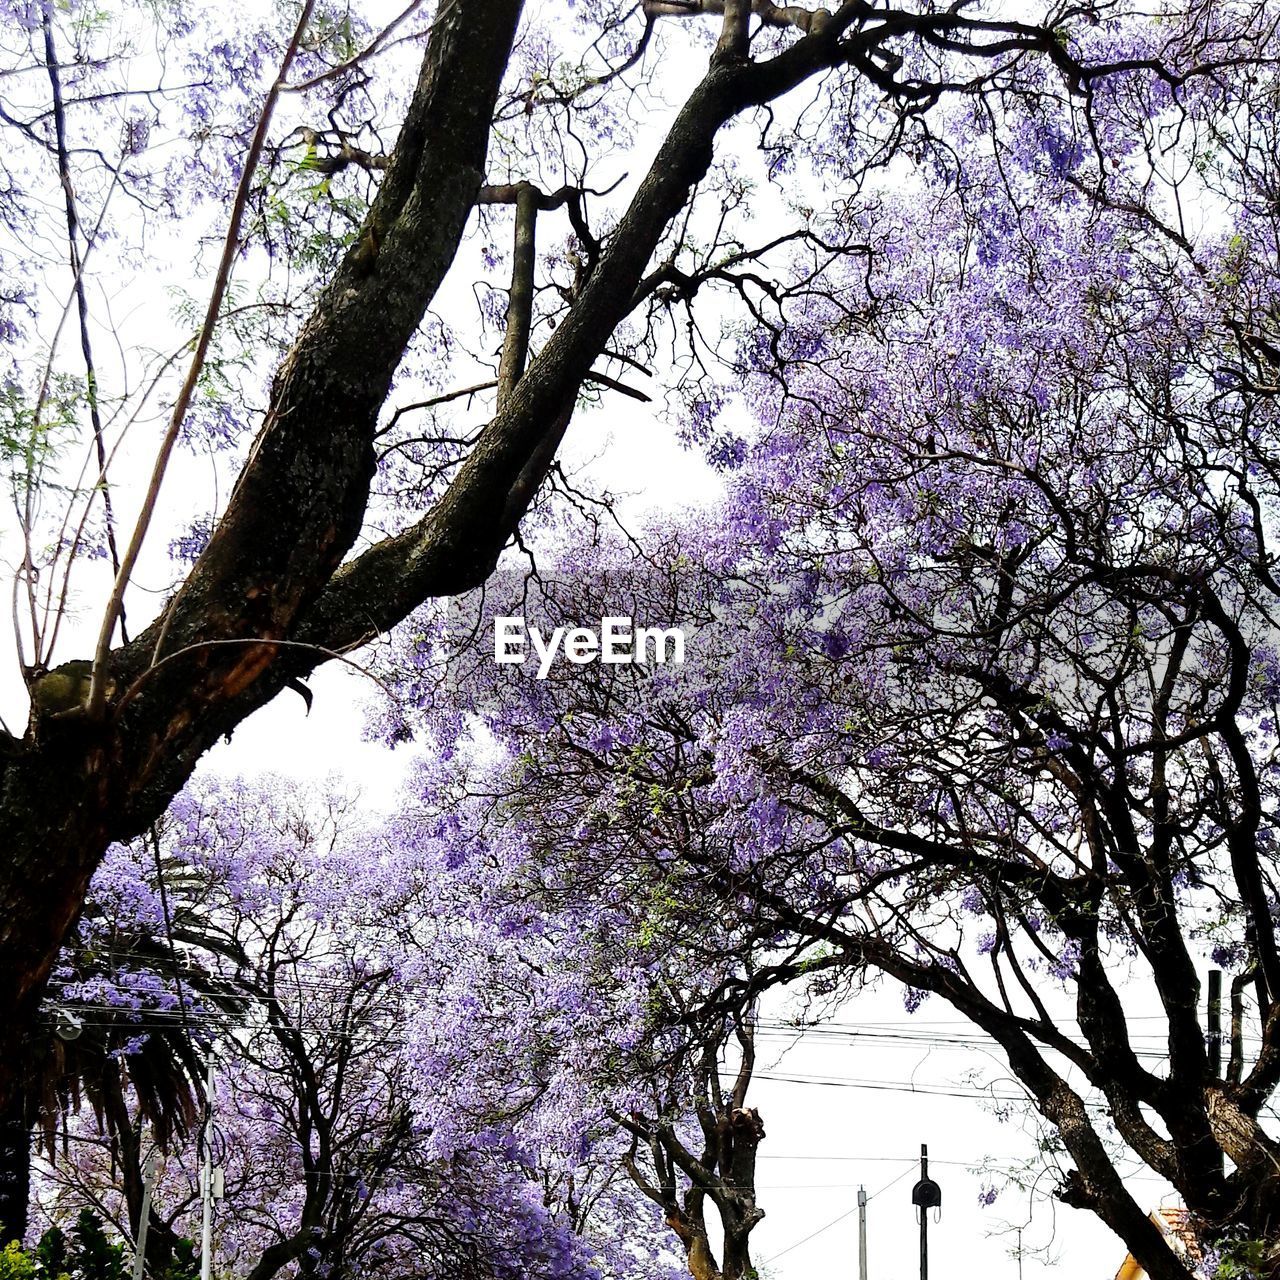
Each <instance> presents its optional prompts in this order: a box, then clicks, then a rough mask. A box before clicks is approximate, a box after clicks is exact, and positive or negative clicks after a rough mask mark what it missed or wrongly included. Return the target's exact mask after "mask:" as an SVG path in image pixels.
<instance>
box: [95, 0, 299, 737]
mask: <svg viewBox="0 0 1280 1280" xmlns="http://www.w3.org/2000/svg"><path fill="white" fill-rule="evenodd" d="M314 7H315V0H306V3H305V4H304V5H303V6H302V13H301V15H300V16H299V18H298V25H297V27H296V28H295V30H294V33H293V39H292V40H290V41H289V47H288V48H287V49H286V50H285V54H284V58H283V60H282V61H281V63H280V70H279V72H278V73H277V75H276V78H275V82H274V83H273V84H272V86H271V88H270V90H268V92H267V98H266V101H265V102H264V103H263V107H262V114H261V115H260V116H259V118H258V126H257V128H256V129H255V130H254V134H253V141H252V143H251V144H250V147H249V154H248V156H247V157H246V159H245V165H244V171H243V173H241V175H240V184H239V186H238V187H237V188H236V197H235V203H234V205H233V206H232V210H231V222H230V225H229V226H228V227H227V237H226V240H225V242H224V243H223V246H222V260H221V262H220V263H219V264H218V271H217V274H216V275H215V277H214V282H213V293H212V294H211V296H210V298H209V306H208V309H207V310H206V312H205V319H204V326H203V328H202V329H201V330H200V337H199V340H198V341H197V343H196V350H195V354H194V355H193V356H192V357H191V367H190V368H189V369H188V370H187V378H186V381H185V382H184V383H183V385H182V390H181V391H180V392H179V393H178V399H177V403H176V404H175V405H174V406H173V416H172V417H171V418H170V420H169V427H168V430H167V431H166V432H165V435H164V439H163V440H162V441H161V444H160V452H159V454H158V455H157V457H156V463H155V468H154V469H153V471H152V473H151V483H150V484H149V485H148V486H147V492H146V496H145V497H144V499H143V502H142V510H141V511H140V512H139V513H138V523H137V525H136V526H135V528H134V531H133V537H132V538H131V539H130V540H129V547H128V549H127V550H126V552H125V555H124V562H123V563H122V564H121V566H120V572H119V573H118V574H116V581H115V586H114V587H113V588H112V591H111V599H110V601H109V602H108V604H107V611H106V614H105V616H104V617H103V619H102V628H101V630H100V631H99V633H98V646H97V649H96V650H95V651H94V655H93V676H92V678H91V682H90V685H89V701H88V712H89V715H90V716H96V715H99V714H100V713H101V711H102V706H103V703H104V701H105V699H106V689H107V681H106V666H107V654H108V653H109V651H110V649H111V636H112V633H113V632H114V630H115V623H116V617H117V616H118V615H119V612H120V609H121V606H122V604H123V601H124V592H125V588H126V587H127V586H128V584H129V578H130V575H131V574H132V573H133V567H134V565H135V564H137V562H138V556H139V554H140V553H141V551H142V544H143V542H144V540H145V539H146V536H147V530H148V528H149V527H150V525H151V518H152V516H153V515H154V514H155V509H156V502H157V500H158V498H159V496H160V486H161V485H162V484H163V483H164V476H165V472H166V470H167V469H168V466H169V458H170V456H171V455H172V453H173V447H174V445H175V444H176V443H177V440H178V433H179V432H180V431H181V429H182V424H183V421H184V420H185V418H186V416H187V409H188V408H189V407H190V404H191V397H192V396H193V395H194V393H195V388H196V382H197V381H198V379H199V377H200V373H201V370H202V369H203V368H204V361H205V357H206V355H207V354H208V351H209V344H210V342H212V340H213V331H214V327H215V326H216V324H217V322H218V313H219V311H220V310H221V309H222V299H223V296H224V295H225V294H226V291H227V285H228V283H229V282H230V278H231V267H232V263H233V262H234V261H235V255H236V252H237V251H238V249H239V247H240V224H241V222H242V221H243V219H244V211H245V207H246V205H247V204H248V202H249V188H250V186H251V184H252V182H253V175H254V171H255V170H256V169H257V166H258V161H259V159H260V158H261V156H262V149H263V147H264V145H265V144H266V140H267V128H268V126H269V125H270V123H271V115H272V112H273V110H274V109H275V105H276V101H277V99H278V98H279V97H280V91H281V89H282V88H283V87H284V79H285V76H286V75H288V72H289V67H290V65H291V64H292V63H293V59H294V56H295V55H296V54H297V52H298V46H299V44H301V42H302V36H303V34H304V32H305V31H306V29H307V25H308V23H309V22H310V21H311V11H312V9H313V8H314ZM161 632H162V634H163V627H162V628H161Z"/></svg>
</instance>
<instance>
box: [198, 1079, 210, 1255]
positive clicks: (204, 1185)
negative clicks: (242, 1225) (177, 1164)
mask: <svg viewBox="0 0 1280 1280" xmlns="http://www.w3.org/2000/svg"><path fill="white" fill-rule="evenodd" d="M204 1115H205V1119H204V1159H203V1161H202V1162H201V1165H200V1207H201V1212H200V1280H212V1276H213V1062H212V1061H210V1063H209V1075H208V1080H207V1082H206V1084H205V1113H204Z"/></svg>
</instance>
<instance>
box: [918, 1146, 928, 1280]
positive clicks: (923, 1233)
mask: <svg viewBox="0 0 1280 1280" xmlns="http://www.w3.org/2000/svg"><path fill="white" fill-rule="evenodd" d="M928 1176H929V1147H928V1144H926V1143H923V1142H922V1143H921V1144H920V1181H921V1182H923V1181H924V1180H925V1179H926V1178H927V1177H928ZM920 1280H929V1210H928V1207H927V1206H925V1205H921V1206H920Z"/></svg>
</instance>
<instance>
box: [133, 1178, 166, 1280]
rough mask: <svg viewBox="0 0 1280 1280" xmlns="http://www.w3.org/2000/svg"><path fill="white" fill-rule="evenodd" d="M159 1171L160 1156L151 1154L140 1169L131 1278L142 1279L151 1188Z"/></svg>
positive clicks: (134, 1279) (149, 1215) (149, 1217)
mask: <svg viewBox="0 0 1280 1280" xmlns="http://www.w3.org/2000/svg"><path fill="white" fill-rule="evenodd" d="M159 1172H160V1158H159V1157H158V1156H152V1157H151V1159H150V1160H148V1161H147V1167H146V1168H145V1169H144V1170H143V1171H142V1208H141V1210H139V1212H138V1230H137V1232H136V1233H135V1234H134V1251H133V1280H142V1267H143V1264H144V1263H145V1261H146V1257H147V1228H148V1227H149V1226H150V1225H151V1188H152V1187H154V1186H155V1184H156V1175H157V1174H158V1173H159Z"/></svg>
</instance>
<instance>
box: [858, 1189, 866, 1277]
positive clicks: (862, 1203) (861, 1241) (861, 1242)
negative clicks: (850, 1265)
mask: <svg viewBox="0 0 1280 1280" xmlns="http://www.w3.org/2000/svg"><path fill="white" fill-rule="evenodd" d="M858 1280H867V1193H866V1191H865V1190H864V1189H863V1188H862V1187H859V1188H858Z"/></svg>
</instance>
